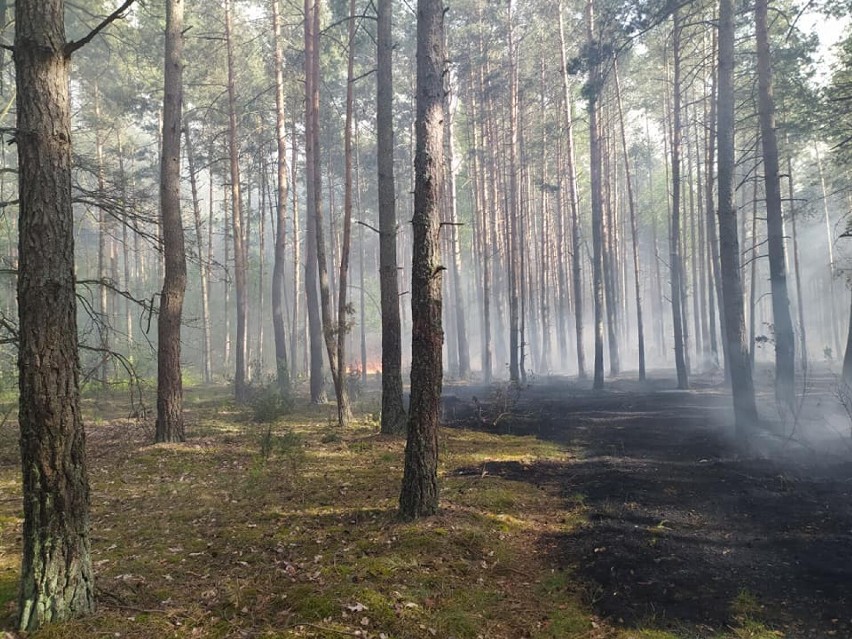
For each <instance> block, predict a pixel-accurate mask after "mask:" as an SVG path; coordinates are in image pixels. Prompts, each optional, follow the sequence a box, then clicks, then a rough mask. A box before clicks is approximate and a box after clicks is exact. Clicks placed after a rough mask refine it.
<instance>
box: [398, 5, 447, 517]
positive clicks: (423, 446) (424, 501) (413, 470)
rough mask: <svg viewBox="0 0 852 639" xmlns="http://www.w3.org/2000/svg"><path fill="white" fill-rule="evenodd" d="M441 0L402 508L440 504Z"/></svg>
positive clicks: (422, 44)
mask: <svg viewBox="0 0 852 639" xmlns="http://www.w3.org/2000/svg"><path fill="white" fill-rule="evenodd" d="M443 31H444V3H443V1H442V0H419V2H418V4H417V118H416V120H415V137H416V149H415V156H414V173H415V177H414V217H413V219H412V225H413V227H414V245H413V248H412V270H411V319H412V333H411V407H410V411H409V420H408V440H407V442H406V446H405V470H404V473H403V480H402V492H401V493H400V497H399V510H400V514H401V515H402V516H403V517H405V518H407V519H412V518H415V517H422V516H428V515H432V514H434V513H435V512H436V511H437V510H438V413H439V408H440V402H441V384H442V381H443V380H442V375H443V363H442V352H441V349H442V345H443V341H444V334H443V328H442V326H441V279H442V277H441V272H442V267H441V266H440V265H439V264H438V258H439V255H440V248H439V244H438V231H439V228H440V210H439V209H440V205H441V195H442V190H441V181H442V175H443V160H444V158H443V140H442V135H443V130H444V129H443V118H444V108H443V107H444V100H443V90H444V83H443V80H442V78H443V71H444V33H443Z"/></svg>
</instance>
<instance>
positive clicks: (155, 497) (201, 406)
mask: <svg viewBox="0 0 852 639" xmlns="http://www.w3.org/2000/svg"><path fill="white" fill-rule="evenodd" d="M670 385H671V382H664V381H659V382H655V383H650V384H647V385H643V386H641V387H640V386H639V385H637V384H634V383H629V382H619V381H616V382H614V383H613V384H611V385H610V386H609V388H608V390H607V391H605V392H603V393H592V392H590V391H588V390H583V389H582V388H581V387H580V386H579V385H577V384H571V383H568V382H567V381H566V380H561V379H539V380H535V381H534V382H533V383H531V384H529V385H527V386H524V387H523V388H518V389H515V388H512V387H509V386H505V385H497V386H494V387H490V388H476V387H474V386H469V385H449V384H448V385H447V386H446V388H445V392H446V399H445V411H444V412H445V415H444V417H445V420H446V421H447V423H448V424H449V425H450V426H452V427H450V428H445V429H442V433H441V440H440V443H441V452H440V455H441V468H440V472H441V478H442V494H441V496H442V509H441V513H440V514H439V515H438V516H436V517H433V518H430V519H427V520H423V521H418V522H413V523H406V522H401V521H399V520H398V519H397V517H396V502H397V496H398V490H399V485H400V479H401V474H402V452H403V448H404V441H403V440H402V439H401V438H387V437H383V436H379V435H377V422H376V411H377V410H378V406H379V402H378V395H377V393H376V391H375V389H372V388H369V387H368V389H367V390H365V392H364V393H363V395H362V397H361V399H360V400H359V401H358V402H357V404H356V421H355V422H354V423H353V424H352V426H351V427H350V428H349V429H347V430H346V431H344V432H341V431H340V429H338V428H337V427H336V425H335V423H334V417H333V415H334V410H333V407H332V406H331V405H328V406H310V405H308V404H307V403H305V402H297V405H296V408H295V410H294V411H293V412H292V413H291V414H289V415H287V416H286V417H284V418H282V419H280V420H278V421H276V422H274V423H273V424H272V425H271V426H270V425H267V424H258V423H253V422H252V420H251V413H250V411H248V410H247V409H245V408H241V407H237V406H234V405H233V404H232V403H231V402H230V401H228V400H227V399H225V398H226V397H227V392H228V391H227V389H225V388H224V387H218V388H198V389H190V390H188V394H187V402H186V407H187V415H188V424H189V429H188V432H189V439H188V442H187V443H186V444H181V445H151V444H150V442H151V441H152V440H153V424H152V422H151V420H150V419H136V418H128V417H127V416H126V415H127V413H128V408H127V398H126V394H119V393H117V392H109V393H87V394H86V395H85V400H84V409H85V412H86V415H87V427H88V442H87V444H88V450H89V460H90V474H91V483H92V547H93V558H94V564H95V570H96V578H97V588H98V601H99V609H98V612H97V613H96V614H95V615H93V616H90V617H88V618H86V619H81V620H78V621H72V622H69V623H65V624H59V625H56V626H54V627H50V628H47V629H45V630H43V631H41V632H39V633H36V634H35V635H33V636H35V637H38V638H51V639H71V638H74V639H76V638H82V637H99V636H100V637H127V638H134V637H135V638H139V639H143V638H144V639H153V638H159V637H181V638H183V637H211V638H217V637H341V636H350V637H361V638H363V639H390V638H398V639H403V638H414V637H427V638H428V637H433V636H434V637H439V638H444V639H449V638H451V637H452V638H456V639H464V638H470V639H476V638H478V637H482V638H486V637H487V638H489V639H491V638H506V639H510V638H521V637H529V638H536V639H545V638H552V639H557V638H560V639H561V638H571V637H573V638H576V639H604V638H613V639H687V638H692V637H712V638H714V639H721V638H726V639H733V638H736V639H746V638H751V639H769V638H774V637H787V638H791V639H793V638H798V637H831V636H836V637H841V638H842V637H852V613H850V610H852V606H850V604H852V499H850V497H852V495H850V491H852V485H850V479H852V463H850V462H849V461H847V460H849V459H852V449H850V444H849V442H848V431H847V433H846V438H845V439H844V438H842V437H841V435H842V433H838V438H837V441H835V440H833V439H831V440H829V439H825V440H823V442H822V444H821V447H818V446H816V445H813V443H812V442H810V441H808V442H807V443H805V437H804V435H805V429H804V428H802V429H801V432H799V431H797V432H796V433H794V435H795V436H794V437H787V436H785V437H783V438H782V437H779V436H775V435H773V436H769V437H766V438H764V443H763V445H762V448H763V450H761V452H760V453H759V454H756V453H754V452H753V449H752V452H749V453H748V454H743V453H740V452H738V450H737V449H736V447H735V446H734V445H733V443H732V442H731V439H730V437H729V435H728V432H727V430H728V429H727V428H726V426H725V425H726V424H728V423H729V422H730V410H729V408H728V401H729V400H728V399H727V398H726V396H725V395H724V393H723V392H722V390H721V388H720V387H719V385H718V380H716V382H715V383H710V382H709V381H705V382H704V383H699V384H698V388H697V390H694V391H690V392H677V391H671V390H667V388H668V387H670ZM813 395H814V398H812V399H811V400H810V404H813V405H814V406H815V408H813V409H812V411H815V413H819V411H820V410H821V409H820V408H819V401H821V400H817V399H815V398H816V394H815V393H813ZM475 398H476V399H475ZM825 399H826V401H828V400H829V399H831V398H830V397H826V398H825ZM835 403H836V402H835ZM20 523H21V521H20V488H19V468H18V452H17V433H16V425H15V423H14V415H13V416H12V418H10V419H9V420H7V421H5V422H4V423H3V424H2V425H0V636H2V633H3V632H4V629H7V631H8V635H9V636H15V635H14V634H12V631H11V628H12V625H11V624H12V620H13V618H14V614H15V605H16V603H15V597H16V588H17V580H18V570H19V566H18V562H19V553H20Z"/></svg>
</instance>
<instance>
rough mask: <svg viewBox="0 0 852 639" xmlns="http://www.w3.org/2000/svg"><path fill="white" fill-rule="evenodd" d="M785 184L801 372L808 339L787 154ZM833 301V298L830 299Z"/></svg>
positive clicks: (797, 232) (804, 364)
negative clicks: (787, 199)
mask: <svg viewBox="0 0 852 639" xmlns="http://www.w3.org/2000/svg"><path fill="white" fill-rule="evenodd" d="M787 186H788V191H787V193H788V198H789V200H790V223H791V225H792V231H793V269H794V272H795V276H796V300H797V301H798V305H797V308H798V311H799V350H800V351H801V352H800V356H801V358H802V372H803V373H807V372H808V339H807V331H806V330H805V302H804V298H803V297H802V270H801V268H799V230H798V228H797V227H798V224H797V222H798V220H797V217H798V212H797V211H796V199H795V196H796V191H795V189H794V188H793V160H792V159H791V157H790V156H789V155H788V156H787ZM832 302H833V300H832Z"/></svg>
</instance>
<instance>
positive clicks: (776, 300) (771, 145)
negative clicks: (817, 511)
mask: <svg viewBox="0 0 852 639" xmlns="http://www.w3.org/2000/svg"><path fill="white" fill-rule="evenodd" d="M766 14H767V0H756V2H755V4H754V17H755V35H756V38H757V87H758V114H759V117H760V139H761V143H762V144H763V182H764V185H765V188H766V227H767V231H768V237H767V242H766V246H767V251H768V253H769V282H770V286H771V289H772V321H773V324H774V327H775V395H776V397H777V398H778V400H779V401H780V402H782V403H784V404H787V405H792V402H793V400H794V399H795V387H794V381H795V356H796V342H795V338H794V337H793V320H792V318H791V316H790V298H789V294H788V292H787V260H786V257H785V254H784V218H783V217H782V215H783V214H782V211H781V177H780V171H779V166H778V139H777V136H776V134H775V100H774V98H773V95H772V59H771V56H770V50H769V30H768V27H767V16H766Z"/></svg>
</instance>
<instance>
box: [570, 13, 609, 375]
mask: <svg viewBox="0 0 852 639" xmlns="http://www.w3.org/2000/svg"><path fill="white" fill-rule="evenodd" d="M586 33H587V43H588V46H589V48H590V49H591V50H592V51H591V53H590V56H591V62H590V64H589V84H588V101H589V104H588V111H589V158H590V161H591V170H590V175H591V187H592V192H591V199H592V291H593V297H594V304H595V373H594V383H593V386H594V388H595V389H596V390H600V389H602V388H603V385H604V361H603V344H604V334H603V332H604V328H603V310H604V309H603V306H604V291H603V248H604V247H603V244H604V222H603V193H602V180H601V170H602V165H601V138H600V131H599V126H598V116H599V106H598V100H599V98H600V93H601V91H602V89H603V79H602V77H601V70H600V65H599V64H598V61H597V56H598V55H599V51H598V49H599V43H598V42H597V41H596V40H595V35H594V33H595V17H594V0H586ZM576 297H579V290H578V291H577V293H576V294H575V298H576ZM578 321H579V318H578Z"/></svg>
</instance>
